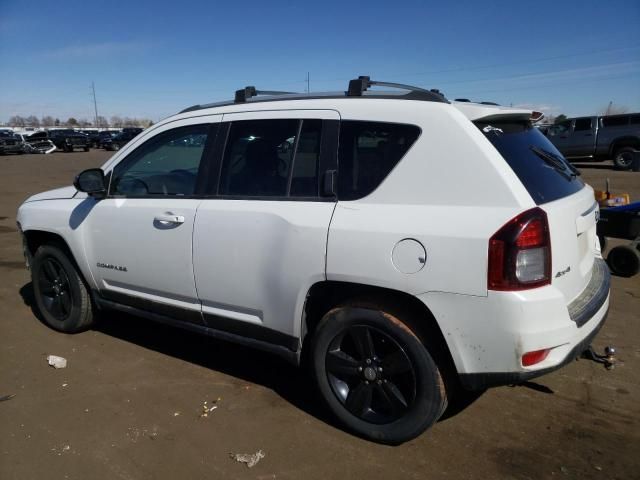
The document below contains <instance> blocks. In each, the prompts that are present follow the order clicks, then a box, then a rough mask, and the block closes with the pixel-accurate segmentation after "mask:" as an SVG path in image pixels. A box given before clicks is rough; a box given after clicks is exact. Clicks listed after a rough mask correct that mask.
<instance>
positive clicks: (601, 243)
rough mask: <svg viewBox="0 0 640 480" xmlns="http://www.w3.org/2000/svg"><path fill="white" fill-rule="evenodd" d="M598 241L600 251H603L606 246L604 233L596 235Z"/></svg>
mask: <svg viewBox="0 0 640 480" xmlns="http://www.w3.org/2000/svg"><path fill="white" fill-rule="evenodd" d="M598 241H599V242H600V251H601V252H604V251H605V249H606V248H607V237H605V236H604V235H598Z"/></svg>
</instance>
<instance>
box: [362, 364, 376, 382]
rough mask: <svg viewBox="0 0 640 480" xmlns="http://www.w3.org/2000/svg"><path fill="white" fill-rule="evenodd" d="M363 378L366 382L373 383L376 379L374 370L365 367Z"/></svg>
mask: <svg viewBox="0 0 640 480" xmlns="http://www.w3.org/2000/svg"><path fill="white" fill-rule="evenodd" d="M363 373H364V378H366V379H367V380H368V381H370V382H373V381H374V380H375V379H376V378H377V376H378V375H377V374H376V370H375V369H374V368H373V367H366V368H365V369H364V371H363Z"/></svg>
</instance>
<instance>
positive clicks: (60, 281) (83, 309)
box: [31, 245, 93, 333]
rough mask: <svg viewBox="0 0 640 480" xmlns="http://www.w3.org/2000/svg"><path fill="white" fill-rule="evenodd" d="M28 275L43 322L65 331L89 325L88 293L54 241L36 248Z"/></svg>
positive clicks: (71, 264)
mask: <svg viewBox="0 0 640 480" xmlns="http://www.w3.org/2000/svg"><path fill="white" fill-rule="evenodd" d="M31 278H32V282H33V290H34V294H35V299H36V306H37V308H38V311H39V312H40V314H41V317H42V319H43V320H44V322H45V323H46V324H47V325H49V326H50V327H52V328H54V329H55V330H59V331H61V332H66V333H75V332H80V331H83V330H86V329H88V328H90V327H91V325H92V324H93V309H92V305H91V297H90V296H89V292H88V291H87V287H86V286H85V284H84V281H83V280H82V277H81V276H80V273H79V272H78V269H77V267H76V266H75V265H74V264H73V262H72V261H71V259H69V257H68V256H67V254H66V253H65V252H64V251H63V250H62V249H60V248H58V247H57V246H55V245H43V246H41V247H40V248H38V250H37V251H36V254H35V255H34V257H33V263H32V269H31Z"/></svg>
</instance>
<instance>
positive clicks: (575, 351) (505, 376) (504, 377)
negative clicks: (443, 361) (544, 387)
mask: <svg viewBox="0 0 640 480" xmlns="http://www.w3.org/2000/svg"><path fill="white" fill-rule="evenodd" d="M608 314H609V308H608V307H607V311H606V312H605V313H604V315H603V317H602V319H601V320H600V323H598V325H597V326H596V327H595V328H594V329H593V330H592V331H591V332H589V334H588V335H587V336H586V337H585V338H583V339H582V340H581V341H580V342H578V343H577V344H576V345H575V347H573V348H572V349H571V350H570V351H569V353H568V354H567V356H566V357H565V358H564V359H563V360H562V361H561V362H560V363H557V364H556V365H554V366H552V367H547V368H543V369H541V370H530V371H521V372H503V373H463V374H461V375H460V377H459V378H460V383H461V384H462V387H463V388H465V389H467V390H484V389H485V388H489V387H498V386H500V385H517V384H519V383H523V382H526V381H527V380H531V379H532V378H537V377H541V376H543V375H546V374H547V373H551V372H554V371H556V370H559V369H560V368H562V367H564V366H565V365H567V364H569V363H571V362H572V361H574V360H576V359H577V358H579V357H580V355H581V354H582V352H584V351H585V350H586V349H587V348H588V347H589V345H591V342H592V341H593V339H594V338H595V337H596V335H597V334H598V332H599V331H600V329H601V328H602V326H603V325H604V322H605V321H606V319H607V316H608Z"/></svg>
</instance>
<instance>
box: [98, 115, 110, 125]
mask: <svg viewBox="0 0 640 480" xmlns="http://www.w3.org/2000/svg"><path fill="white" fill-rule="evenodd" d="M108 126H109V122H107V119H106V118H104V117H103V116H102V115H98V117H97V118H96V127H108Z"/></svg>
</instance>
